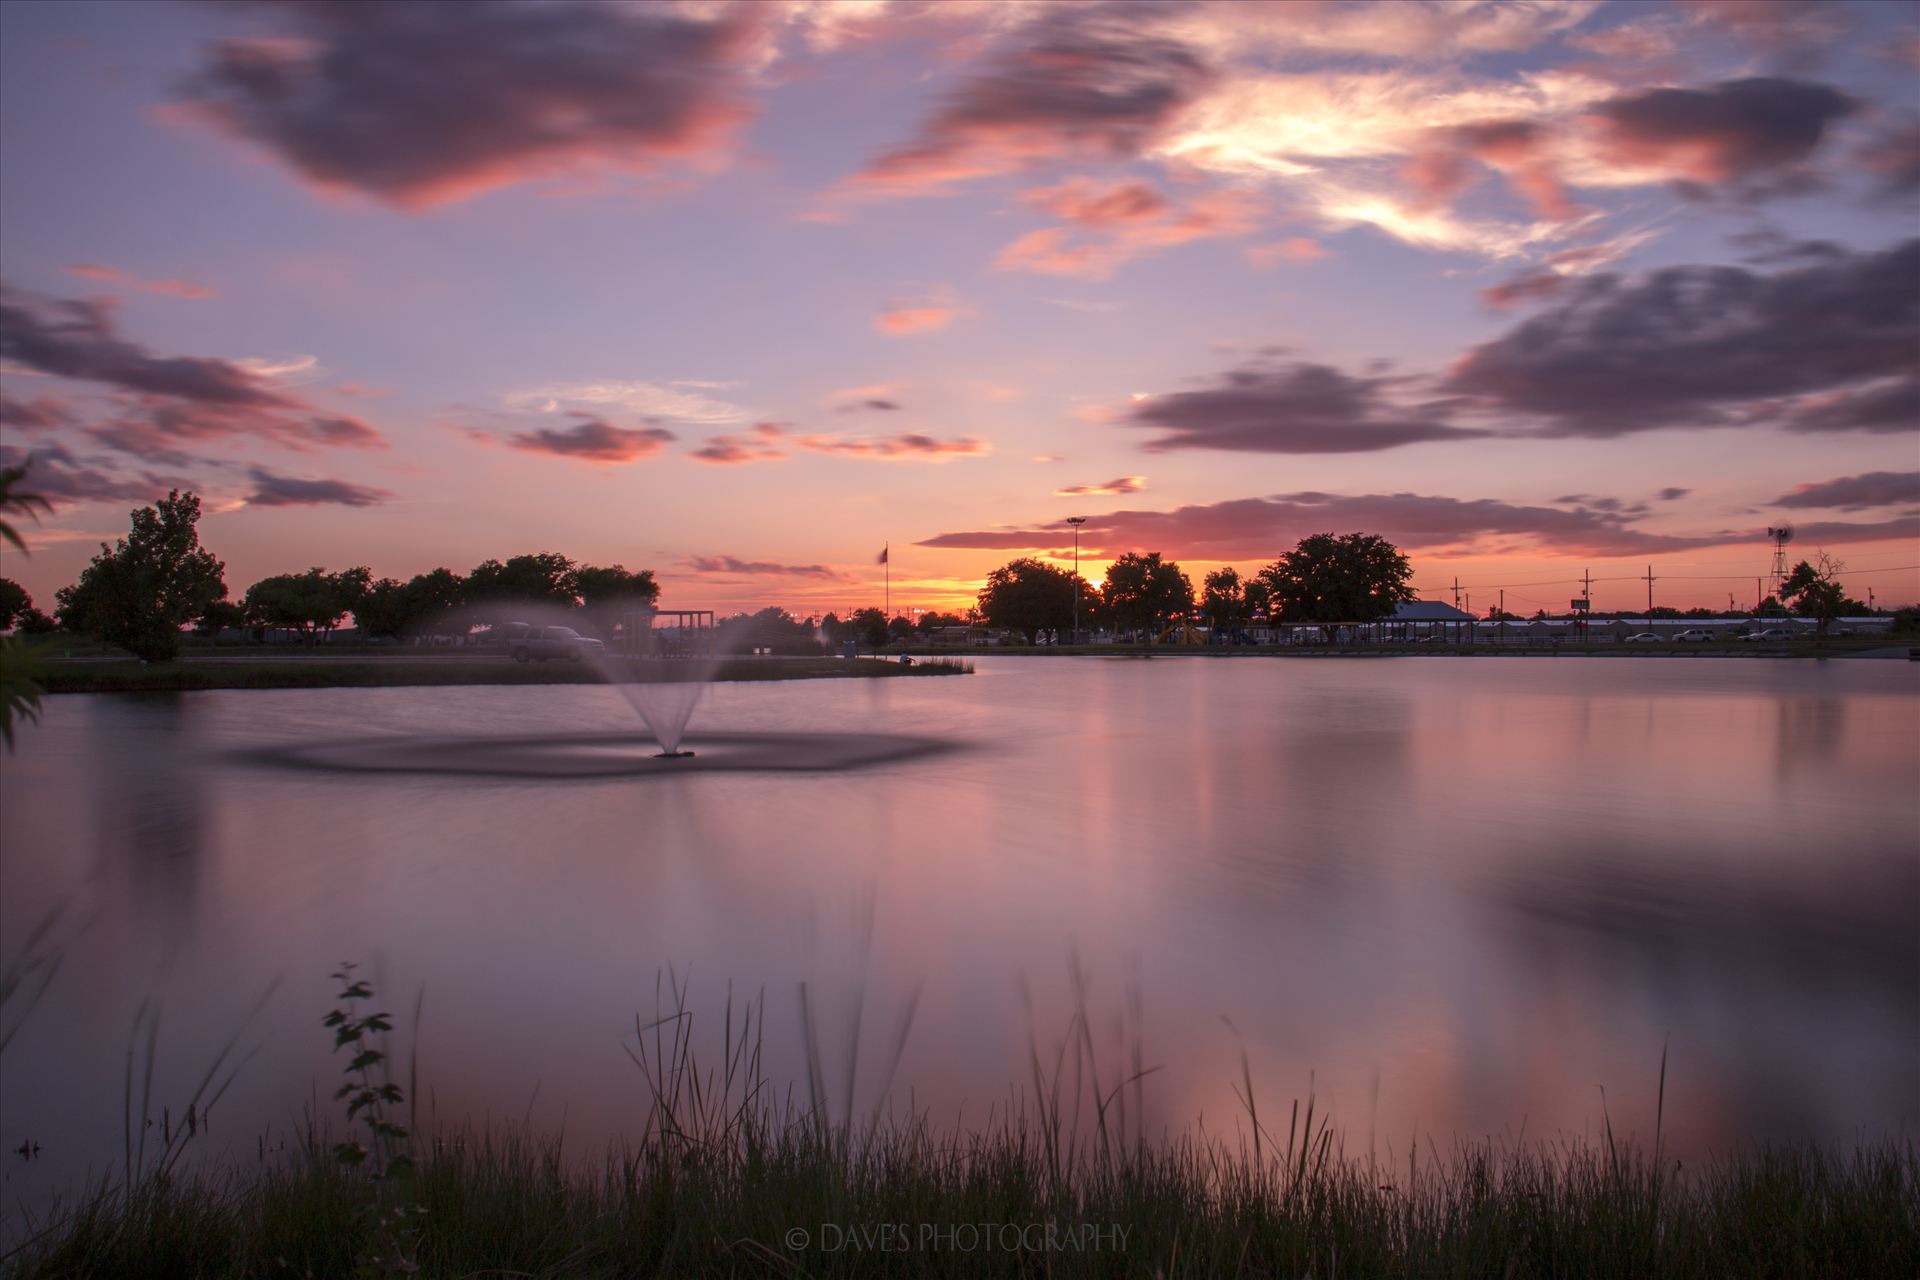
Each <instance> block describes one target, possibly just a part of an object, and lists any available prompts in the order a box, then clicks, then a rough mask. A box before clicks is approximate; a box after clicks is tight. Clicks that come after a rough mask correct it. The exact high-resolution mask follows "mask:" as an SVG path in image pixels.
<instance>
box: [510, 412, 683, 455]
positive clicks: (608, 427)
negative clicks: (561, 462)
mask: <svg viewBox="0 0 1920 1280" xmlns="http://www.w3.org/2000/svg"><path fill="white" fill-rule="evenodd" d="M572 416H573V417H576V418H579V419H580V421H579V422H578V423H576V424H575V425H573V426H571V427H542V428H541V429H540V430H538V431H523V432H519V433H518V434H515V435H512V436H509V437H507V443H508V444H510V445H512V446H513V447H514V448H516V449H524V450H526V451H527V452H528V453H545V454H551V455H553V456H554V457H559V458H578V459H580V460H581V461H583V462H633V461H636V460H637V459H640V458H644V457H647V456H649V455H650V454H655V453H658V452H660V450H661V448H662V447H664V446H665V445H667V444H669V443H671V442H672V441H674V440H677V439H678V438H679V437H678V436H676V435H674V434H673V432H671V431H669V430H667V429H666V428H665V427H616V426H614V425H613V424H612V423H610V422H604V421H602V420H601V419H599V418H596V417H594V416H593V415H592V414H589V413H583V412H575V413H574V414H573V415H572Z"/></svg>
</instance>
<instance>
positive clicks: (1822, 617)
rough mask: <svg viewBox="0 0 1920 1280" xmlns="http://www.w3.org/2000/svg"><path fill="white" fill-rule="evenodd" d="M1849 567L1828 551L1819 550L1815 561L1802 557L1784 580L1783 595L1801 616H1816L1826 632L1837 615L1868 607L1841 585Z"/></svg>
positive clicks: (1840, 615)
mask: <svg viewBox="0 0 1920 1280" xmlns="http://www.w3.org/2000/svg"><path fill="white" fill-rule="evenodd" d="M1846 571H1847V566H1846V565H1844V564H1841V563H1840V562H1839V561H1838V560H1835V559H1834V558H1833V557H1832V556H1830V555H1828V554H1827V553H1826V552H1824V551H1822V552H1819V553H1818V554H1816V555H1815V556H1814V558H1813V563H1811V564H1810V563H1808V562H1807V561H1805V560H1802V561H1801V562H1800V563H1799V564H1797V565H1795V566H1793V572H1792V573H1789V574H1788V575H1787V576H1786V580H1785V581H1783V582H1782V583H1781V584H1780V598H1781V599H1782V600H1784V601H1786V602H1787V603H1788V604H1791V605H1792V606H1793V611H1794V612H1795V613H1797V614H1799V615H1800V616H1801V617H1803V618H1812V619H1814V620H1815V621H1816V622H1817V624H1818V628H1819V632H1820V634H1821V635H1823V636H1824V635H1825V634H1827V628H1828V627H1829V626H1831V625H1833V620H1834V619H1835V618H1838V617H1842V616H1844V615H1846V614H1847V613H1850V612H1853V611H1855V610H1860V611H1864V609H1865V606H1864V605H1862V604H1861V603H1860V602H1859V601H1857V600H1849V599H1847V593H1846V591H1845V590H1844V589H1843V588H1842V587H1841V586H1840V575H1841V574H1843V573H1845V572H1846Z"/></svg>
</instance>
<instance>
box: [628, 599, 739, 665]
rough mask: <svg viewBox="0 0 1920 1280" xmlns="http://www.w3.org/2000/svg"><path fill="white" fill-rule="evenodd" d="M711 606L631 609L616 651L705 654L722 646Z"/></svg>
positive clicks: (658, 655) (686, 655)
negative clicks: (699, 607)
mask: <svg viewBox="0 0 1920 1280" xmlns="http://www.w3.org/2000/svg"><path fill="white" fill-rule="evenodd" d="M719 636H720V632H719V629H718V628H717V627H716V626H715V624H714V617H713V610H711V609H654V608H639V609H629V610H627V611H626V612H625V613H623V614H621V615H620V630H619V632H618V634H617V635H616V636H615V638H614V642H613V646H612V648H613V651H614V652H615V653H618V654H622V655H624V656H626V657H629V658H704V657H710V656H712V655H713V654H714V652H715V651H716V650H717V649H718V647H719Z"/></svg>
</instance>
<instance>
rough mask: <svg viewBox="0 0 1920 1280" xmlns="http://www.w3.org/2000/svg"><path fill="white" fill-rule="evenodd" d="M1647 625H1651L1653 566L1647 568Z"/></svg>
mask: <svg viewBox="0 0 1920 1280" xmlns="http://www.w3.org/2000/svg"><path fill="white" fill-rule="evenodd" d="M1647 625H1649V626H1651V625H1653V566H1652V565H1648V566H1647Z"/></svg>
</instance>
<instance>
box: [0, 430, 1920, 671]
mask: <svg viewBox="0 0 1920 1280" xmlns="http://www.w3.org/2000/svg"><path fill="white" fill-rule="evenodd" d="M18 472H19V469H18V468H14V469H10V470H9V472H8V473H7V477H6V479H7V483H6V486H5V488H6V489H7V490H9V491H12V490H14V488H15V483H14V482H16V481H18V480H19V479H20V475H19V474H18ZM36 501H37V499H35V498H34V496H33V495H30V494H21V493H18V492H12V493H11V496H10V497H9V500H8V502H7V504H6V505H7V506H8V508H9V509H11V510H18V511H23V512H25V513H27V514H32V513H33V511H34V503H35V502H36ZM199 519H200V500H199V498H198V497H196V496H195V495H193V494H192V493H181V492H179V491H177V490H176V491H174V492H171V493H169V494H168V495H167V496H166V497H165V498H162V499H160V501H159V502H157V503H156V504H155V505H154V506H151V507H141V508H138V509H136V510H135V511H133V512H132V513H131V517H130V525H131V527H130V529H129V531H128V534H127V536H126V537H124V538H120V539H118V540H117V541H116V542H115V543H113V544H112V545H111V546H109V545H108V544H106V543H102V544H101V545H100V550H99V552H98V553H97V554H96V555H95V556H94V557H93V559H92V561H91V562H90V563H89V564H88V565H87V567H86V568H85V569H84V570H82V572H81V574H80V577H79V579H78V580H77V581H75V582H74V583H73V584H71V585H70V586H66V587H62V588H61V589H60V590H59V591H58V592H56V593H55V603H56V608H55V612H54V616H52V617H49V616H47V615H46V614H44V613H42V612H41V611H40V610H38V609H37V608H35V607H34V605H33V601H32V600H31V598H30V597H29V596H28V595H27V593H26V591H25V590H24V589H22V588H21V587H20V585H19V584H18V583H15V582H12V581H10V580H8V579H5V578H0V631H11V630H18V631H21V632H26V633H29V634H31V633H35V632H46V631H52V630H54V629H56V628H59V629H64V630H67V631H70V632H75V633H79V634H84V635H90V636H93V637H96V638H98V639H100V640H103V641H105V642H107V643H109V644H113V645H117V646H119V647H120V648H123V649H126V650H128V651H129V652H131V653H133V654H135V655H136V656H138V657H140V658H143V659H145V660H147V661H152V662H164V661H167V660H170V659H172V658H173V657H175V656H177V654H178V653H179V649H180V644H181V631H182V628H183V627H186V626H187V625H188V624H193V625H195V626H196V628H197V629H198V630H199V631H201V632H202V633H205V634H216V633H218V632H219V631H221V630H224V629H227V628H241V629H247V630H251V631H254V632H256V633H259V632H263V631H265V630H267V629H275V630H285V631H289V632H292V633H294V634H296V635H298V636H299V637H301V638H302V639H304V640H307V641H313V640H315V639H317V638H319V637H322V636H325V635H328V634H330V633H331V632H332V631H333V630H334V628H336V627H337V626H339V625H340V623H341V622H342V621H344V620H345V619H346V618H347V617H348V616H349V615H351V616H352V617H353V618H354V620H355V621H356V623H357V624H358V626H359V627H360V630H361V632H362V633H363V634H364V635H366V636H369V637H373V638H399V637H402V636H408V635H418V634H421V633H422V632H424V631H426V630H429V629H438V630H440V631H442V632H443V633H451V634H464V633H466V632H469V631H471V630H473V629H474V628H476V627H487V626H491V625H494V624H496V623H498V622H501V621H505V620H507V617H506V615H507V614H508V613H509V612H511V610H512V608H513V606H514V605H517V604H526V603H532V604H545V605H549V606H554V607H559V608H564V609H568V610H571V611H574V612H576V613H577V615H578V616H579V617H580V619H581V620H582V622H583V623H584V624H585V625H586V626H587V627H588V628H589V629H590V630H592V631H595V632H597V633H599V634H600V635H602V636H603V637H606V638H609V639H611V638H612V636H613V634H614V630H615V628H616V626H617V624H618V622H619V620H620V618H621V616H622V615H623V614H624V613H626V612H627V611H629V610H631V609H634V608H638V607H649V606H652V605H653V604H654V603H655V602H656V601H657V600H658V599H659V596H660V585H659V583H658V582H656V581H655V580H654V576H653V572H652V570H649V569H642V570H638V571H634V570H629V569H627V568H626V567H625V566H623V565H618V564H614V565H588V564H581V563H577V562H575V561H574V560H572V559H570V558H568V557H567V556H563V555H559V554H557V553H554V552H539V553H535V554H530V555H518V556H514V557H512V558H510V559H507V560H504V561H503V560H484V561H482V562H481V563H480V564H478V565H476V566H474V568H473V569H472V570H471V571H469V572H468V573H465V574H461V573H457V572H455V571H454V570H452V569H448V568H444V567H442V568H437V569H433V570H431V571H429V572H427V573H421V574H416V575H414V576H413V577H412V578H409V579H407V580H405V581H401V580H400V579H397V578H377V579H376V578H375V577H374V576H373V572H372V570H371V569H369V568H367V567H366V566H364V565H356V566H354V567H352V568H348V569H343V570H339V571H337V572H329V571H328V570H326V569H324V568H318V567H316V568H309V569H306V570H303V571H301V572H298V573H282V574H275V575H273V576H271V577H267V578H262V579H261V580H260V581H258V582H256V583H254V584H253V585H252V586H250V587H248V588H247V590H246V592H245V593H244V594H243V595H242V596H241V597H240V599H239V600H237V601H236V600H232V599H230V598H229V593H228V588H227V583H226V565H225V564H224V562H222V561H221V560H219V559H218V558H217V557H216V556H214V554H213V553H212V552H211V551H208V550H207V549H206V548H204V547H202V546H201V545H200V538H199V531H198V524H199ZM0 535H4V537H5V540H7V541H9V542H11V543H13V544H14V545H15V546H18V547H21V549H22V550H24V545H23V544H21V542H20V540H19V538H18V536H17V535H16V534H15V533H14V530H13V529H12V527H11V526H10V525H6V524H5V523H4V522H0ZM1841 572H1842V567H1841V566H1840V565H1839V564H1838V563H1836V562H1834V561H1832V560H1831V559H1829V558H1828V557H1827V556H1825V555H1824V554H1823V555H1821V556H1819V557H1818V558H1817V562H1806V561H1802V562H1801V563H1800V564H1799V565H1797V566H1795V568H1794V570H1793V571H1792V573H1791V574H1790V575H1789V576H1788V578H1787V579H1786V581H1785V582H1784V583H1783V584H1782V591H1781V596H1782V598H1783V600H1784V601H1785V602H1787V603H1789V604H1791V605H1792V606H1793V607H1794V611H1795V612H1796V613H1799V614H1800V615H1802V616H1804V617H1811V618H1815V619H1817V620H1818V621H1819V622H1820V624H1821V630H1822V631H1824V630H1825V629H1826V626H1827V624H1828V623H1830V622H1831V621H1832V620H1833V619H1834V618H1836V617H1839V616H1843V614H1845V613H1846V612H1848V611H1850V610H1852V611H1858V610H1860V609H1862V608H1863V607H1864V606H1861V605H1859V604H1858V602H1856V601H1854V600H1851V599H1850V598H1848V597H1847V596H1846V594H1845V592H1844V591H1843V590H1842V589H1841V586H1840V582H1839V577H1840V574H1841ZM1412 580H1413V567H1412V564H1411V562H1410V561H1409V560H1408V559H1407V556H1406V554H1405V553H1404V552H1402V551H1401V550H1400V549H1399V548H1397V547H1395V546H1394V545H1393V544H1392V543H1391V542H1389V541H1387V540H1386V539H1385V538H1382V537H1380V536H1378V535H1377V534H1369V533H1349V534H1333V533H1320V534H1314V535H1313V536H1311V537H1308V538H1303V539H1302V540H1301V541H1300V542H1299V543H1298V544H1297V545H1296V546H1295V547H1294V548H1293V550H1291V551H1287V552H1284V553H1282V554H1281V555H1279V556H1278V557H1276V558H1275V560H1274V561H1273V562H1272V563H1270V564H1268V565H1266V566H1265V567H1263V568H1261V569H1260V570H1258V571H1257V572H1255V573H1254V574H1252V575H1250V576H1247V577H1244V578H1243V577H1242V576H1241V574H1240V573H1239V571H1238V570H1236V569H1234V568H1232V567H1231V566H1227V567H1223V568H1219V569H1215V570H1213V571H1212V572H1210V573H1208V574H1206V575H1205V577H1204V578H1203V579H1202V583H1201V589H1200V591H1199V592H1198V593H1196V592H1195V591H1194V587H1193V582H1192V580H1191V579H1189V578H1188V577H1187V575H1186V574H1185V573H1184V572H1183V571H1182V570H1181V568H1180V565H1179V564H1178V563H1177V562H1175V561H1172V560H1168V559H1166V558H1164V557H1163V556H1162V555H1161V554H1160V553H1159V552H1146V553H1135V552H1129V553H1127V554H1125V555H1122V556H1120V557H1118V558H1117V559H1115V560H1114V561H1113V562H1112V564H1111V565H1110V566H1109V568H1108V570H1107V575H1106V579H1105V581H1104V582H1102V583H1101V584H1100V585H1099V586H1097V587H1096V586H1094V585H1093V584H1091V583H1089V582H1087V581H1086V579H1085V578H1083V577H1080V576H1079V575H1077V574H1074V573H1072V572H1070V571H1068V570H1065V569H1060V568H1057V567H1055V566H1053V565H1051V564H1048V563H1046V562H1045V561H1042V560H1039V559H1035V558H1033V557H1024V558H1021V559H1017V560H1013V561H1010V562H1008V563H1007V564H1004V565H1001V566H1000V567H999V568H998V569H995V570H994V571H993V572H992V573H990V574H989V575H988V576H987V580H986V582H985V584H984V585H982V587H981V588H980V591H979V594H978V597H977V601H976V608H975V609H974V610H972V611H971V612H970V614H969V616H966V617H962V616H961V615H958V614H942V613H939V612H937V611H928V612H925V613H922V614H921V615H920V617H919V618H918V619H917V620H911V619H908V618H905V617H894V618H888V617H887V616H886V614H884V613H883V612H882V611H881V610H879V609H862V610H858V611H856V612H854V613H852V614H851V615H849V616H848V617H846V618H844V619H843V618H840V617H838V616H836V615H835V614H832V613H829V614H827V615H826V616H825V617H824V618H823V619H822V620H821V622H820V625H819V627H818V628H817V629H816V628H815V626H814V624H813V623H812V621H811V620H803V619H799V618H795V617H793V616H791V615H789V614H788V613H786V612H785V611H784V610H781V609H778V608H769V609H763V610H761V611H760V612H758V613H754V614H739V615H736V616H734V617H732V618H729V619H727V620H726V621H725V622H723V623H721V625H720V634H719V640H720V643H721V646H722V648H723V649H725V650H727V651H735V650H745V649H747V648H749V647H751V648H759V649H767V650H770V651H772V652H775V653H814V652H818V651H819V649H820V647H821V642H822V641H823V640H824V641H825V642H826V643H827V644H829V645H839V644H842V643H844V642H846V641H849V640H851V641H854V642H857V643H859V644H862V645H864V646H866V647H868V648H874V649H877V648H881V647H883V646H885V645H887V644H889V643H893V642H899V641H907V640H911V639H913V638H915V637H916V636H919V637H922V638H925V637H927V636H929V635H930V634H931V633H932V632H934V631H935V630H937V629H939V628H941V627H946V626H954V625H962V624H965V625H971V624H973V623H975V622H984V623H985V624H987V625H989V626H993V627H997V628H1004V629H1007V630H1010V631H1017V632H1020V633H1022V634H1023V635H1024V636H1025V637H1026V639H1027V640H1028V641H1029V642H1032V641H1033V640H1035V639H1036V638H1037V637H1038V636H1039V635H1040V634H1041V633H1043V632H1052V633H1054V634H1056V635H1058V634H1062V633H1070V632H1071V630H1072V628H1073V626H1074V623H1075V619H1076V615H1077V618H1078V622H1079V624H1080V626H1081V627H1083V628H1100V629H1109V630H1113V631H1116V632H1122V633H1131V634H1134V635H1139V634H1142V633H1144V634H1146V635H1147V636H1153V635H1155V634H1157V633H1159V632H1160V631H1161V629H1163V628H1165V627H1167V626H1169V625H1172V624H1175V623H1178V622H1185V621H1190V620H1192V619H1194V618H1196V617H1200V618H1204V619H1205V621H1206V622H1207V623H1208V624H1209V625H1210V626H1212V627H1214V628H1216V629H1230V628H1232V627H1234V626H1236V625H1242V624H1245V623H1247V622H1250V621H1252V620H1253V619H1255V618H1265V619H1267V620H1270V621H1273V622H1280V623H1331V622H1367V621H1371V620H1374V619H1377V618H1384V617H1388V616H1390V615H1391V614H1392V613H1393V612H1394V609H1395V607H1396V606H1398V605H1399V604H1401V603H1404V602H1407V601H1411V600H1414V599H1415V598H1416V595H1415V593H1414V590H1413V585H1412ZM1905 612H1906V611H1903V615H1902V616H1903V617H1904V614H1905Z"/></svg>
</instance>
